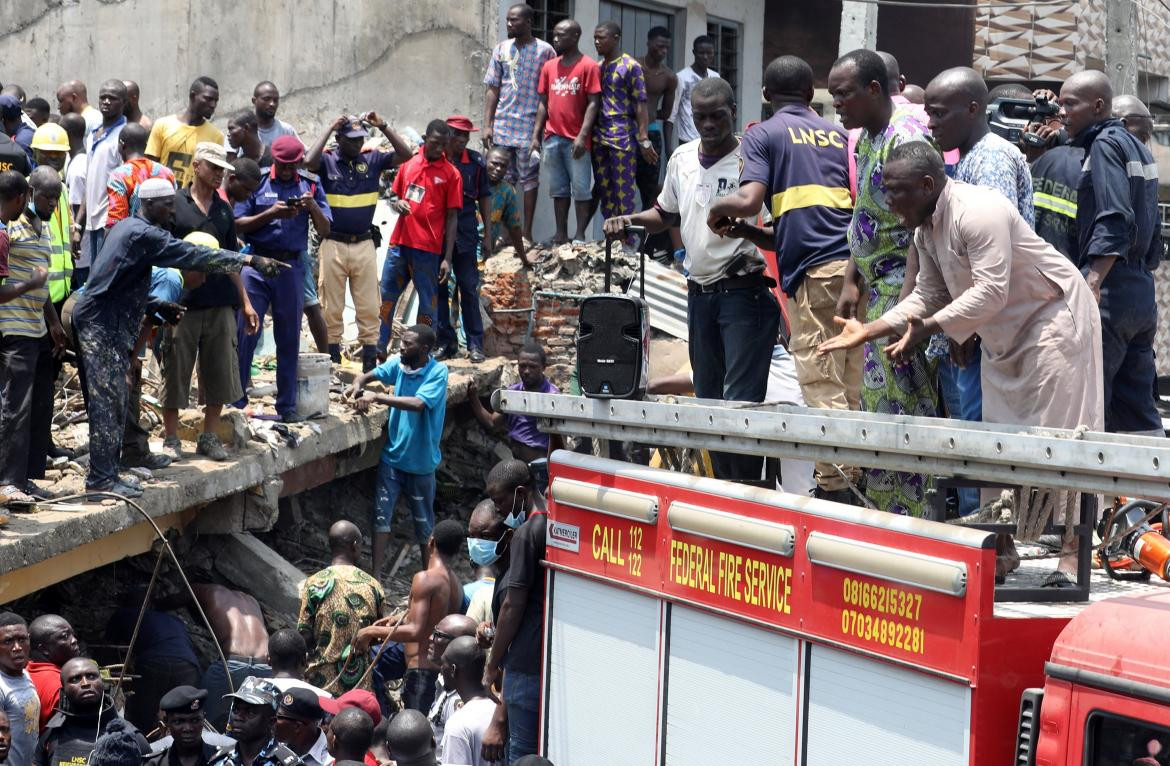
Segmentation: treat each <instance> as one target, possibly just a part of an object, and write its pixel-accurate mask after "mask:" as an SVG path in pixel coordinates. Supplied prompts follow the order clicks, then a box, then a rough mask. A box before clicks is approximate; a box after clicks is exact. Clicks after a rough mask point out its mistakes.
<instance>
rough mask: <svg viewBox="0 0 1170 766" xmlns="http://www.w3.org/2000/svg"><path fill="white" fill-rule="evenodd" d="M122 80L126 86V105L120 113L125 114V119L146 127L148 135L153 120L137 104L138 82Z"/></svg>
mask: <svg viewBox="0 0 1170 766" xmlns="http://www.w3.org/2000/svg"><path fill="white" fill-rule="evenodd" d="M122 82H123V84H124V85H125V86H126V106H125V108H124V109H123V110H122V113H123V114H124V115H126V121H127V122H132V123H137V124H139V125H141V126H142V127H144V128H146V132H147V134H148V135H149V134H150V129H151V127H152V126H153V125H154V121H153V120H151V119H150V118H149V117H147V116H146V115H145V114H143V113H142V109H140V108H139V106H138V98H139V96H140V95H141V93H140V92H139V90H138V83H136V82H134V81H133V80H123V81H122Z"/></svg>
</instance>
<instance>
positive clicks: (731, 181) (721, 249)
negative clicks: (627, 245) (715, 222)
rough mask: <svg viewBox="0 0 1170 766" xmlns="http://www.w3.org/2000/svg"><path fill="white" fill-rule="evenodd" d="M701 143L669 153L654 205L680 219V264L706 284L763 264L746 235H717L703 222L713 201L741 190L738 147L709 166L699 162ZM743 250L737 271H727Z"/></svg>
mask: <svg viewBox="0 0 1170 766" xmlns="http://www.w3.org/2000/svg"><path fill="white" fill-rule="evenodd" d="M699 147H700V142H699V141H698V140H695V141H691V142H690V143H687V144H683V145H682V146H680V147H679V148H677V149H675V150H674V154H672V155H670V162H669V163H668V164H667V166H666V180H665V181H664V182H663V185H662V193H661V194H659V195H658V202H657V206H658V207H659V208H661V209H662V210H664V211H665V212H667V213H674V214H676V215H678V216H679V218H680V219H681V223H680V225H679V229H680V231H681V233H682V241H683V247H685V248H686V250H687V257H686V260H685V261H683V268H685V269H686V270H687V272H688V275H689V276H688V278H689V279H691V280H693V281H695V282H698V283H699V284H701V285H706V284H711V283H712V282H717V281H719V280H720V279H723V278H724V277H730V276H738V275H739V274H747V273H752V272H755V271H759V270H761V269H763V268H764V258H763V256H761V255H760V253H759V251H758V250H756V246H755V245H753V244H752V243H751V242H748V241H747V240H746V239H734V238H731V237H721V236H719V235H718V234H716V233H715V232H713V231H711V229H710V227H708V226H707V215H708V214H709V213H710V211H711V206H712V205H713V204H714V203H715V201H716V200H718V199H721V198H723V197H726V196H727V195H729V194H734V193H735V192H736V190H737V189H739V171H740V169H741V168H742V167H743V159H742V156H741V154H740V148H739V146H736V148H735V151H733V152H730V153H728V154H727V155H725V156H724V157H722V158H720V159H719V160H718V161H717V162H716V163H715V164H714V165H712V166H711V167H709V168H704V167H703V165H702V164H701V163H700V162H699ZM741 254H744V256H745V260H744V267H740V268H737V269H736V271H735V274H729V273H726V272H727V267H728V265H729V264H730V263H731V262H732V261H734V260H735V259H736V258H738V257H740V255H741ZM745 267H746V268H745Z"/></svg>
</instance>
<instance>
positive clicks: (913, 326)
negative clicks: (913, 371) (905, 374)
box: [886, 314, 930, 362]
mask: <svg viewBox="0 0 1170 766" xmlns="http://www.w3.org/2000/svg"><path fill="white" fill-rule="evenodd" d="M929 337H930V330H928V329H927V327H926V322H924V321H923V320H921V319H919V318H918V317H916V316H914V315H913V314H909V315H907V316H906V332H905V333H904V334H903V335H902V337H901V338H900V339H898V341H897V342H896V343H891V344H890V345H888V346H886V354H887V355H888V356H889V357H890V358H891V359H893V360H894V361H895V362H901V361H905V360H906V359H907V358H908V357H909V356H910V355H911V354H912V353H914V349H915V348H916V347H917V346H918V344H919V343H921V342H922V341H924V340H926V339H927V338H929Z"/></svg>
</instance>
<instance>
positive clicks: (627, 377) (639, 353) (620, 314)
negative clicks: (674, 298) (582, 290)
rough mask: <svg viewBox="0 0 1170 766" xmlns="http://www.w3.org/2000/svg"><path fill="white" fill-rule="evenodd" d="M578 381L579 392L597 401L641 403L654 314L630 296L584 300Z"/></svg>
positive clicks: (579, 337) (578, 359)
mask: <svg viewBox="0 0 1170 766" xmlns="http://www.w3.org/2000/svg"><path fill="white" fill-rule="evenodd" d="M579 321H580V329H579V330H578V334H577V379H578V382H579V383H580V386H581V393H583V394H585V396H589V397H594V398H599V399H640V398H641V397H642V395H643V394H645V393H646V377H647V375H648V370H649V364H648V361H649V350H650V312H649V310H648V307H647V304H646V301H644V300H642V299H641V298H635V297H633V296H626V295H591V296H589V297H588V298H585V299H584V300H583V301H581V315H580V319H579Z"/></svg>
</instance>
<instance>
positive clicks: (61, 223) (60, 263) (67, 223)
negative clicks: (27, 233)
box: [48, 182, 73, 303]
mask: <svg viewBox="0 0 1170 766" xmlns="http://www.w3.org/2000/svg"><path fill="white" fill-rule="evenodd" d="M72 230H73V214H72V213H71V212H70V211H69V192H68V191H67V190H66V189H65V185H64V182H62V184H61V198H60V199H58V200H57V209H56V210H54V211H53V215H52V217H51V218H50V219H49V233H50V234H52V236H53V255H52V257H51V258H50V259H49V279H48V285H49V300H50V301H52V302H53V303H60V302H61V301H63V300H65V299H66V298H68V297H69V293H70V292H71V290H70V286H71V284H72V281H73V247H72V243H71V241H70V234H71V232H72Z"/></svg>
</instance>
